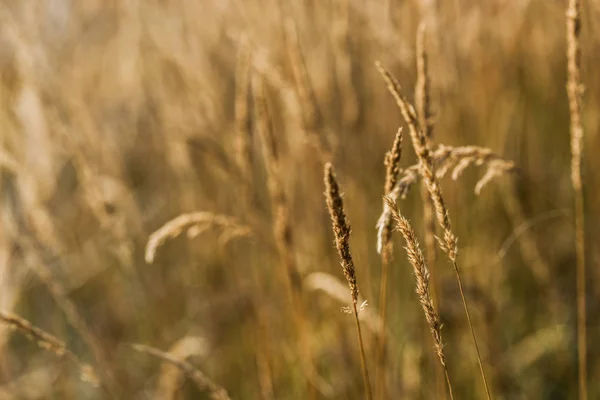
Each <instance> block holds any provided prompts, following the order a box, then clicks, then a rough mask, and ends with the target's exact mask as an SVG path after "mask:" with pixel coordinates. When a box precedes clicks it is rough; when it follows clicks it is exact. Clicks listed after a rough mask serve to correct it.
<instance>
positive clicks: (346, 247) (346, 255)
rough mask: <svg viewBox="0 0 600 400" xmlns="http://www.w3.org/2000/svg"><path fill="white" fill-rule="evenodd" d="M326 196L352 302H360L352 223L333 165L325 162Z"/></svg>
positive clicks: (336, 244)
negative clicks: (352, 250) (351, 242)
mask: <svg viewBox="0 0 600 400" xmlns="http://www.w3.org/2000/svg"><path fill="white" fill-rule="evenodd" d="M324 182H325V198H326V202H327V209H328V210H329V215H330V217H331V222H332V226H333V234H334V236H335V246H336V248H337V251H338V254H339V256H340V259H341V261H342V270H343V272H344V276H345V277H346V280H347V281H348V286H349V287H350V294H351V295H352V302H353V303H357V302H358V285H357V284H356V271H355V269H354V261H353V260H352V255H351V254H350V232H351V230H350V224H349V223H348V221H347V219H346V213H345V212H344V202H343V200H342V194H341V193H340V187H339V185H338V183H337V179H336V177H335V172H334V170H333V165H331V163H327V164H325V180H324Z"/></svg>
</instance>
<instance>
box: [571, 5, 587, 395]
mask: <svg viewBox="0 0 600 400" xmlns="http://www.w3.org/2000/svg"><path fill="white" fill-rule="evenodd" d="M566 16H567V76H568V78H567V95H568V97H569V114H570V119H571V121H570V134H571V184H572V186H573V191H574V192H575V205H574V208H575V253H576V259H577V265H576V276H577V280H576V290H577V353H578V357H577V358H578V361H579V374H578V375H579V399H580V400H587V354H586V353H587V337H586V336H587V328H586V325H587V322H586V300H585V296H586V282H585V279H586V278H585V209H584V197H583V182H582V178H581V159H582V152H583V124H582V121H581V103H582V94H583V85H582V83H581V43H580V36H581V4H580V1H579V0H569V5H568V8H567V14H566Z"/></svg>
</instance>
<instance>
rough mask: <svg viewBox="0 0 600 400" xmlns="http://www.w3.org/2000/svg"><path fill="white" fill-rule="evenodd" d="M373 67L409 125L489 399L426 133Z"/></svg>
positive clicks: (389, 79) (396, 89)
mask: <svg viewBox="0 0 600 400" xmlns="http://www.w3.org/2000/svg"><path fill="white" fill-rule="evenodd" d="M376 66H377V69H378V70H379V72H380V73H381V75H382V76H383V78H384V80H385V82H386V83H387V86H388V89H389V91H390V93H391V94H392V95H393V97H394V98H395V100H396V103H397V105H398V107H399V108H400V111H401V112H402V116H403V117H404V120H405V121H406V124H407V125H408V127H409V132H410V136H411V139H412V144H413V148H414V150H415V153H416V154H417V157H418V158H419V172H420V174H421V176H422V177H423V180H424V181H425V184H426V185H427V189H428V191H429V196H430V197H431V200H432V201H433V205H434V208H435V213H436V218H437V221H438V224H439V226H440V228H441V229H442V230H443V232H444V236H443V238H439V239H438V242H439V245H440V248H441V249H442V250H443V251H444V253H446V255H447V256H448V259H449V260H450V262H451V263H452V266H453V267H454V272H455V274H456V279H457V282H458V288H459V291H460V296H461V300H462V303H463V307H464V310H465V314H466V316H467V321H468V323H469V330H470V331H471V336H472V338H473V345H474V347H475V352H476V354H477V362H478V364H479V370H480V372H481V378H482V379H483V383H484V387H485V391H486V395H487V398H488V399H491V394H490V389H489V387H488V383H487V379H486V376H485V371H484V368H483V361H482V359H481V354H480V351H479V345H478V343H477V337H476V335H475V329H474V328H473V323H472V321H471V313H470V311H469V306H468V302H467V299H466V297H465V292H464V288H463V284H462V278H461V273H460V269H459V267H458V264H457V261H456V258H457V255H458V238H457V237H456V235H455V234H454V232H453V231H452V228H451V226H450V217H449V215H448V210H447V208H446V204H445V202H444V197H443V196H442V189H441V187H440V186H439V183H438V181H437V178H436V176H435V173H434V164H433V161H432V159H431V156H430V150H429V148H428V147H427V142H426V139H425V136H424V135H423V132H422V131H421V129H420V128H419V122H418V119H417V115H416V112H415V110H414V108H413V106H412V105H411V104H410V103H409V102H408V100H407V99H406V98H405V97H404V95H403V94H402V91H401V87H400V84H399V83H398V81H397V80H396V78H394V77H393V76H392V75H391V74H390V73H389V72H387V71H386V70H385V69H384V68H383V67H382V66H381V64H380V63H377V64H376Z"/></svg>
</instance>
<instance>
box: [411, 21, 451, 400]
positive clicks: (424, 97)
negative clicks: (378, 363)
mask: <svg viewBox="0 0 600 400" xmlns="http://www.w3.org/2000/svg"><path fill="white" fill-rule="evenodd" d="M425 40H426V24H425V22H421V23H420V24H419V28H418V30H417V39H416V51H417V82H416V84H415V108H416V111H417V117H418V119H419V126H420V127H421V131H422V132H423V135H424V136H425V139H426V140H427V146H428V147H429V149H431V148H432V147H433V122H434V121H433V115H432V112H431V84H430V79H429V58H428V54H427V50H426V48H425ZM420 191H421V193H420V194H421V202H422V204H423V227H424V231H425V254H426V257H427V264H428V265H429V268H430V269H431V272H432V273H431V277H432V281H433V291H432V292H433V294H432V298H433V300H434V301H435V302H437V301H438V295H439V284H438V280H437V273H436V268H435V262H436V260H437V252H436V245H435V234H436V231H435V216H434V210H433V203H432V201H431V198H430V197H429V192H428V190H427V185H426V184H425V183H424V182H421V185H420ZM435 372H436V378H437V381H441V377H439V374H440V372H441V371H440V370H439V369H436V371H435ZM441 393H443V388H442V387H441V386H439V385H438V394H441ZM442 396H444V397H445V393H444V395H442Z"/></svg>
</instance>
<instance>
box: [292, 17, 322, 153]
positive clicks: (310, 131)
mask: <svg viewBox="0 0 600 400" xmlns="http://www.w3.org/2000/svg"><path fill="white" fill-rule="evenodd" d="M284 28H285V42H286V50H287V54H288V57H289V60H290V64H291V67H292V74H293V76H294V83H295V87H296V92H297V94H298V100H299V103H300V114H301V122H302V130H303V131H304V134H305V135H306V138H307V140H308V142H309V144H310V145H311V146H313V147H314V148H315V150H316V151H317V152H318V153H319V156H320V157H321V158H322V159H324V158H328V157H329V153H330V151H329V146H328V144H327V143H326V140H325V138H324V137H323V135H322V133H321V132H320V130H321V128H322V127H323V120H322V117H321V114H320V112H319V109H318V108H317V100H316V96H315V94H314V91H313V88H312V85H311V82H310V76H309V75H308V69H307V68H306V62H305V61H304V57H303V55H302V49H301V47H300V41H299V38H298V31H297V29H296V24H295V23H294V21H293V20H292V19H287V20H286V21H285V25H284Z"/></svg>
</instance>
